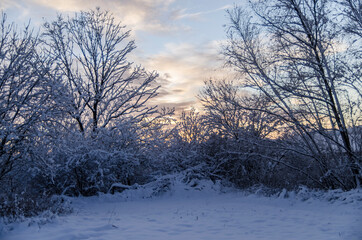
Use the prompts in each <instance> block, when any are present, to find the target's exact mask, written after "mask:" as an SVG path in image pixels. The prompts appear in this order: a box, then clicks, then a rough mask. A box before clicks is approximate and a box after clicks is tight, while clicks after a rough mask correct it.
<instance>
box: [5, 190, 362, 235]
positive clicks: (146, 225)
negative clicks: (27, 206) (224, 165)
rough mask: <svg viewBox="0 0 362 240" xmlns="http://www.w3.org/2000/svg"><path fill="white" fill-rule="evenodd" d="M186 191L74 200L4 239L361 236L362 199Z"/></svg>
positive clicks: (15, 227) (6, 232)
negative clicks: (64, 210) (47, 219)
mask: <svg viewBox="0 0 362 240" xmlns="http://www.w3.org/2000/svg"><path fill="white" fill-rule="evenodd" d="M186 189H188V190H185V189H182V186H176V187H175V189H174V190H173V191H170V192H168V193H165V194H164V195H162V196H158V197H153V198H146V199H142V198H141V195H142V194H140V192H139V191H138V192H137V190H134V191H132V190H130V191H128V190H127V191H128V192H127V191H125V192H124V194H118V195H117V194H116V195H103V196H99V197H90V198H73V199H72V201H73V204H72V205H73V207H74V212H73V213H72V214H70V215H68V216H61V217H57V218H56V219H55V220H54V221H53V222H51V223H47V224H44V225H42V224H32V225H31V226H28V223H26V222H23V223H20V224H14V226H13V227H14V229H13V230H12V231H3V233H2V235H0V239H6V240H15V239H16V240H20V239H27V240H43V239H49V240H68V239H69V240H70V239H74V240H78V239H89V240H91V239H92V240H93V239H94V240H96V239H97V240H113V239H117V240H123V239H124V240H132V239H135V240H138V239H139V240H143V239H149V240H160V239H165V240H173V239H174V240H181V239H182V240H193V239H195V240H198V239H200V240H201V239H205V240H223V239H228V240H233V239H238V240H240V239H246V240H252V239H265V240H266V239H268V240H270V239H275V240H279V239H290V240H299V239H303V240H305V239H321V240H323V239H325V240H333V239H346V240H347V239H348V240H361V239H362V204H359V203H361V202H353V203H346V202H345V201H335V202H327V201H325V200H318V199H308V200H307V201H301V200H300V199H298V198H297V197H295V196H290V197H289V198H283V196H284V195H281V196H280V197H279V198H278V197H275V196H274V197H262V196H258V195H255V194H251V195H247V194H245V193H242V192H235V191H234V192H227V193H218V192H217V191H213V190H212V189H211V188H208V189H203V190H201V191H198V190H194V189H190V188H186ZM357 195H359V196H361V193H360V192H358V193H357ZM137 196H138V197H139V198H138V197H137Z"/></svg>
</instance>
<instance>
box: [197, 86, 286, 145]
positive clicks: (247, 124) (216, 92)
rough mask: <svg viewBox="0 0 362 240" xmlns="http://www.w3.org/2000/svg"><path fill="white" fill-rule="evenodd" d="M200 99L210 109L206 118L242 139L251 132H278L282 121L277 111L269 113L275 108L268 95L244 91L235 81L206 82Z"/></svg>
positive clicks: (259, 135) (226, 133) (258, 134)
mask: <svg viewBox="0 0 362 240" xmlns="http://www.w3.org/2000/svg"><path fill="white" fill-rule="evenodd" d="M199 99H200V101H201V103H202V104H203V107H204V108H205V111H206V114H205V118H206V119H207V121H206V122H208V124H209V125H210V127H211V128H212V129H215V130H218V131H220V133H221V134H222V135H224V136H229V137H232V138H235V139H236V140H238V139H240V138H244V137H247V136H253V137H257V138H266V137H270V136H271V135H273V134H274V135H275V134H276V133H277V126H278V124H279V121H278V119H277V118H276V117H275V114H269V113H268V111H271V110H270V109H269V107H270V106H271V104H270V102H268V99H267V98H265V96H263V95H256V94H249V93H247V92H245V91H242V90H241V89H240V87H239V86H237V84H235V83H234V82H227V81H225V80H223V81H218V82H215V81H212V80H210V81H208V82H205V87H204V88H203V89H202V91H201V92H200V94H199ZM254 110H255V111H254ZM274 137H275V136H274Z"/></svg>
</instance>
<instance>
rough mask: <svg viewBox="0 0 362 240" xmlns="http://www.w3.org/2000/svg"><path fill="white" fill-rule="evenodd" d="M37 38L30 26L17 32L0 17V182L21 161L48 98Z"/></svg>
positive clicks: (13, 26)
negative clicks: (37, 49)
mask: <svg viewBox="0 0 362 240" xmlns="http://www.w3.org/2000/svg"><path fill="white" fill-rule="evenodd" d="M38 43H39V41H38V38H37V37H36V36H33V32H32V30H31V29H30V26H29V25H27V26H26V27H25V29H24V30H23V31H21V32H20V31H17V29H16V26H15V25H14V24H8V23H7V22H6V14H4V13H2V15H1V17H0V179H2V178H3V177H4V176H5V175H6V174H7V173H9V172H10V171H12V169H13V167H14V164H16V162H17V160H19V159H22V158H25V155H26V149H27V143H29V141H31V140H30V139H33V136H34V135H33V134H34V131H35V129H36V124H38V123H39V122H40V120H41V118H42V117H43V110H44V109H43V105H44V103H45V102H46V100H47V97H48V95H47V94H46V92H45V89H44V88H43V85H44V82H45V81H46V78H45V75H46V69H45V68H43V63H42V61H41V59H40V57H39V56H38V53H37V51H36V48H37V46H38Z"/></svg>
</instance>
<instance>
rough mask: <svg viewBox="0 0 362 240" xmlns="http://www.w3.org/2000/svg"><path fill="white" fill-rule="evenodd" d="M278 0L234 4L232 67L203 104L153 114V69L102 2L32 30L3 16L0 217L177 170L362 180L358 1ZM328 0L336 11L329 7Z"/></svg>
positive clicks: (317, 182) (266, 178)
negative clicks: (135, 56)
mask: <svg viewBox="0 0 362 240" xmlns="http://www.w3.org/2000/svg"><path fill="white" fill-rule="evenodd" d="M357 2H358V1H352V0H351V1H321V0H320V1H311V0H302V1H294V0H286V1H284V0H283V1H282V0H274V1H262V0H260V1H257V2H253V3H250V4H251V5H250V7H249V8H248V9H242V8H241V7H235V8H234V9H233V10H230V11H229V12H228V13H229V16H230V23H229V26H228V29H227V36H228V43H226V44H225V46H224V48H223V53H224V56H225V58H226V61H227V63H228V65H229V66H231V67H233V68H235V70H236V71H237V72H238V73H240V79H235V80H233V81H226V80H220V81H216V80H211V81H207V82H205V86H204V88H203V89H202V90H201V92H200V94H199V96H198V98H199V100H200V102H201V104H202V106H203V108H204V109H203V111H202V113H198V112H196V110H195V109H191V110H189V111H184V112H183V113H182V115H181V116H180V117H179V118H177V117H175V116H173V110H172V109H171V110H170V109H157V107H155V106H150V105H149V104H148V103H149V100H150V99H153V98H154V97H156V96H157V91H158V89H159V88H160V86H159V85H158V84H157V77H158V75H157V73H155V72H149V71H147V70H145V69H144V68H142V67H141V66H139V65H134V64H133V63H132V62H130V61H129V60H128V57H129V54H130V53H131V52H132V50H133V49H134V48H135V43H134V41H133V40H130V32H129V31H128V30H127V29H126V28H125V27H124V26H123V25H121V24H120V23H118V22H116V21H115V19H114V17H113V15H112V14H110V13H109V12H105V11H101V10H99V9H96V10H94V11H88V12H80V13H77V14H75V15H73V16H58V17H57V19H56V20H54V21H50V22H45V23H44V25H43V26H42V28H41V31H40V32H39V33H34V32H33V31H32V30H31V28H30V26H27V27H26V28H24V29H20V30H19V29H17V27H16V26H15V25H14V24H12V23H8V22H7V21H6V14H3V15H2V17H1V21H0V106H1V107H0V121H1V125H0V215H1V216H8V217H9V216H14V217H16V216H20V215H25V216H31V215H35V214H37V213H38V212H40V211H43V210H45V209H49V208H51V209H52V211H55V212H57V211H61V207H59V208H57V207H56V206H58V204H59V206H61V204H60V203H58V202H57V201H60V200H59V199H57V198H55V197H54V196H59V195H67V196H79V195H82V196H92V195H96V194H98V193H113V192H115V191H120V190H122V187H119V186H132V185H135V184H139V185H142V184H145V183H148V182H151V181H154V180H155V179H157V177H159V176H162V175H165V174H172V173H177V172H183V173H184V174H185V181H190V180H192V179H194V178H208V179H211V180H213V181H216V180H221V181H227V182H231V183H233V184H234V185H235V186H237V187H240V188H247V187H251V186H253V185H256V184H261V185H265V186H267V187H271V188H288V189H293V188H296V187H298V186H300V185H305V186H308V187H311V188H319V189H330V188H342V189H344V190H349V189H352V188H358V187H360V182H361V161H362V159H361V156H362V154H361V153H362V127H361V100H362V98H361V97H362V95H361V86H362V81H361V61H360V60H361V48H360V46H361V35H362V34H361V29H362V23H361V17H360V16H361V5H360V4H359V5H358V4H357ZM336 6H339V7H338V8H336Z"/></svg>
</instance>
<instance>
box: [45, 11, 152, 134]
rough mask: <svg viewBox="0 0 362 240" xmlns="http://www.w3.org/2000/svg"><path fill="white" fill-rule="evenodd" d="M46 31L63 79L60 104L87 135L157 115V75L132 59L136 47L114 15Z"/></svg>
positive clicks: (70, 21)
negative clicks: (149, 103) (150, 102)
mask: <svg viewBox="0 0 362 240" xmlns="http://www.w3.org/2000/svg"><path fill="white" fill-rule="evenodd" d="M44 28H45V32H44V37H43V40H44V43H45V46H46V51H47V52H48V54H50V55H51V56H52V58H53V59H54V71H53V72H54V75H57V76H60V78H61V81H60V84H61V87H59V89H61V91H62V93H61V96H57V97H56V98H57V102H58V104H59V105H60V106H63V107H64V106H66V110H65V111H66V112H67V113H68V116H69V117H70V118H71V119H73V122H75V123H76V124H77V125H78V129H79V130H80V131H81V132H86V131H88V132H89V130H91V132H93V133H95V132H96V131H97V129H98V128H106V127H112V126H115V124H116V122H117V121H119V120H120V119H122V118H127V117H131V118H133V119H134V120H136V121H141V120H142V119H144V118H145V117H147V116H149V115H150V114H152V113H154V112H155V107H149V106H147V105H146V103H147V101H148V100H149V99H151V98H153V97H155V96H156V95H157V93H156V92H157V89H158V88H159V86H157V85H156V83H155V79H156V77H157V74H156V73H155V72H147V71H145V70H144V69H143V68H142V67H140V66H135V67H133V63H132V62H129V61H128V60H127V58H128V57H129V54H130V53H131V52H132V51H133V50H134V49H135V43H134V41H133V40H128V38H129V37H130V31H127V30H125V26H122V25H121V24H120V23H118V22H116V20H115V18H114V16H113V15H112V14H110V13H109V12H106V11H101V10H100V9H96V10H94V11H89V12H81V13H79V14H76V15H75V16H74V17H68V18H64V17H62V16H58V19H57V20H56V21H53V22H46V23H45V24H44ZM55 77H56V76H55ZM58 95H59V94H58Z"/></svg>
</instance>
